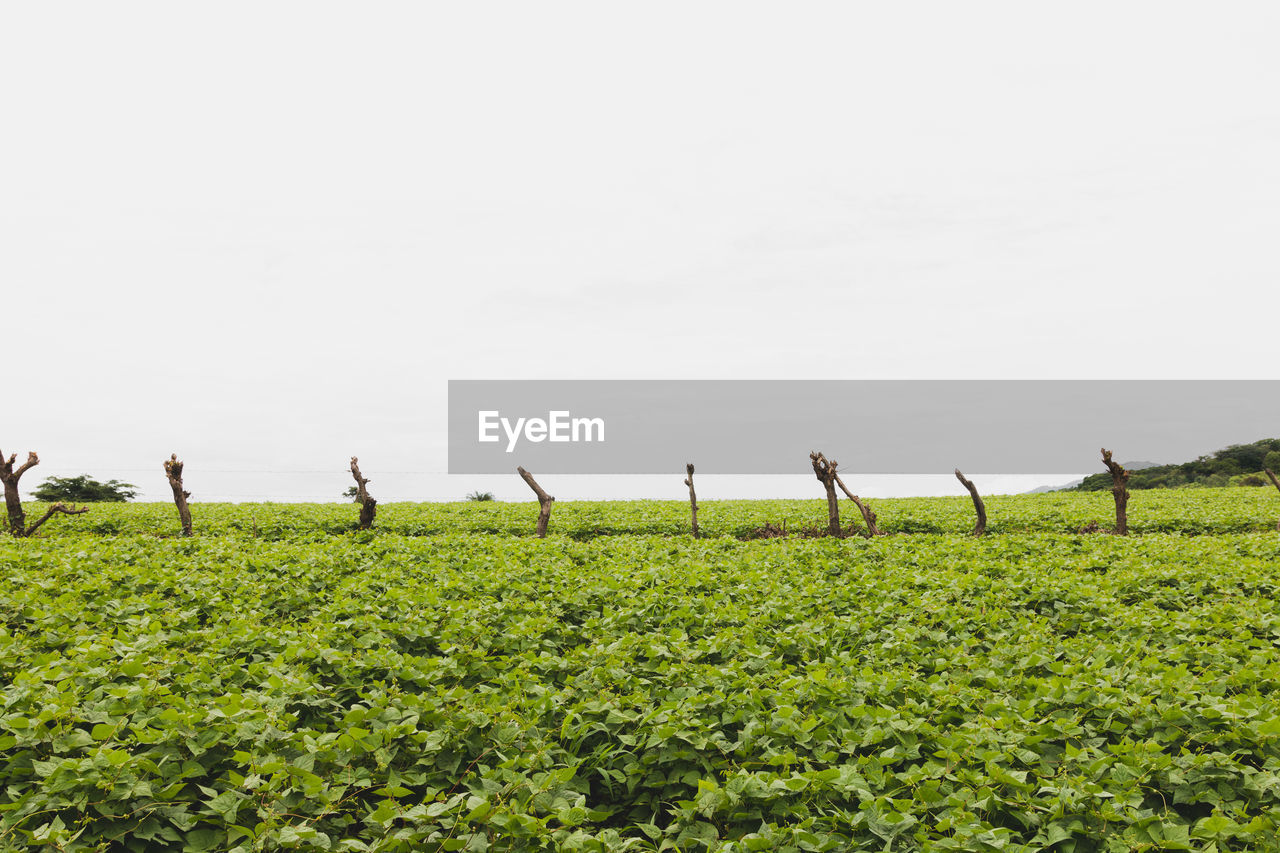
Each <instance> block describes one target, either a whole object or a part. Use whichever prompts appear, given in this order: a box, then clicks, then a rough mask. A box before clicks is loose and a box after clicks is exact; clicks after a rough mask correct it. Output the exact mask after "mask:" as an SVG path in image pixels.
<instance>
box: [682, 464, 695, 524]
mask: <svg viewBox="0 0 1280 853" xmlns="http://www.w3.org/2000/svg"><path fill="white" fill-rule="evenodd" d="M684 470H686V471H688V472H689V476H688V477H686V478H685V481H684V484H685V485H686V486H688V487H689V513H690V514H691V515H692V516H693V538H694V539H697V538H698V495H697V493H695V492H694V491H693V463H692V462H689V463H687V464H686V465H685V466H684Z"/></svg>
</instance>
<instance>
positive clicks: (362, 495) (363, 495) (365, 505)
mask: <svg viewBox="0 0 1280 853" xmlns="http://www.w3.org/2000/svg"><path fill="white" fill-rule="evenodd" d="M351 476H352V477H355V478H356V499H357V500H358V501H360V527H359V529H360V530H368V529H369V528H370V527H373V517H374V516H375V515H377V514H378V502H377V501H376V500H374V499H373V498H372V497H370V496H369V490H368V489H367V488H366V486H368V485H369V480H368V479H367V478H366V477H363V476H361V474H360V460H359V459H357V458H356V457H354V456H352V457H351Z"/></svg>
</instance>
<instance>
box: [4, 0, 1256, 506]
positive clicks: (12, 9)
mask: <svg viewBox="0 0 1280 853" xmlns="http://www.w3.org/2000/svg"><path fill="white" fill-rule="evenodd" d="M0 10H2V15H0V296H2V299H0V320H2V322H0V342H2V343H0V345H2V346H3V350H2V351H0V352H2V357H3V361H4V365H5V369H4V376H5V383H4V391H3V394H2V395H0V448H2V449H3V451H4V452H5V454H6V455H7V454H8V453H11V452H17V453H18V454H19V456H20V457H22V456H25V454H26V451H27V450H29V449H36V450H38V451H39V452H40V454H41V457H42V459H43V460H44V461H43V463H42V465H41V466H40V468H38V469H36V470H35V471H33V472H32V473H30V474H28V477H29V478H30V479H29V480H27V481H25V482H24V485H25V486H26V487H27V488H28V489H29V488H32V487H34V486H35V485H36V484H37V483H38V482H39V480H40V479H41V478H42V476H48V475H52V474H74V473H80V472H86V471H87V472H89V473H91V474H94V475H96V476H99V477H102V478H106V477H111V476H117V477H120V478H121V479H126V480H129V481H131V482H134V483H137V484H139V485H141V486H143V489H144V492H145V494H146V495H148V496H150V497H155V498H160V497H163V496H164V495H165V492H166V489H165V485H164V480H163V474H162V473H161V471H160V462H161V460H162V459H163V458H165V457H166V456H167V455H168V454H169V453H170V452H172V451H177V452H178V453H179V454H180V455H181V456H182V457H183V458H185V459H186V460H187V462H188V471H189V480H190V488H191V490H192V491H193V492H195V493H196V498H197V499H200V498H204V499H213V498H216V497H219V496H225V497H233V498H241V499H250V498H254V497H258V498H266V497H274V498H278V499H286V498H317V499H325V498H331V497H333V496H335V495H336V493H337V492H340V491H341V490H342V489H343V488H345V487H346V485H348V479H349V478H348V477H347V475H345V474H344V473H343V469H344V466H345V463H346V459H347V457H349V456H350V455H352V454H353V453H354V454H358V455H359V456H360V457H361V459H362V463H363V466H364V468H365V473H366V474H367V475H369V476H370V477H372V478H373V479H374V481H375V485H374V486H373V487H371V488H372V490H373V491H374V493H375V494H377V493H378V488H377V486H378V485H381V486H382V495H381V497H382V498H383V499H384V500H390V499H395V498H434V497H445V496H448V495H451V494H459V495H460V494H461V493H463V492H465V491H467V490H468V489H469V488H471V487H473V486H477V485H478V486H484V487H488V488H494V490H496V491H498V492H499V493H500V496H508V495H509V496H511V497H513V498H516V497H518V498H521V499H523V498H525V497H526V494H525V491H524V486H523V484H521V483H519V481H518V480H516V479H515V478H514V476H513V477H512V478H510V479H511V480H512V481H513V482H511V483H507V482H506V481H504V480H502V479H501V478H499V479H497V480H494V479H492V478H446V477H444V476H442V475H441V474H440V473H439V472H443V471H444V469H445V417H444V415H445V411H444V406H445V388H446V384H445V383H446V380H448V379H450V378H455V379H464V378H744V379H745V378H970V377H972V378H1037V377H1043V378H1095V377H1096V378H1227V377H1231V378H1276V370H1275V364H1276V361H1277V356H1276V352H1277V350H1276V340H1277V339H1276V328H1277V326H1276V322H1277V319H1278V318H1280V310H1278V309H1280V286H1277V285H1278V283H1280V275H1278V273H1280V253H1278V251H1277V246H1278V245H1280V243H1278V242H1277V235H1278V234H1280V158H1278V157H1277V154H1276V152H1277V151H1280V98H1278V97H1277V92H1280V51H1278V50H1277V49H1276V44H1277V38H1278V37H1280V7H1277V6H1276V5H1275V4H1274V3H1244V2H1241V3H1231V4H1204V3H1176V2H1175V3H1170V2H1160V3H1115V2H1108V3H1079V2H1078V3H1071V4H1067V5H1061V4H1054V5H1051V4H1040V3H1035V4H1032V3H1025V2H1007V3H991V2H973V3H964V4H958V3H882V2H877V3H803V2H801V3H771V4H760V3H744V2H733V3H685V2H682V3H654V2H648V3H634V4H629V5H628V6H622V5H621V4H613V3H608V4H604V3H585V2H584V3H559V2H540V3H483V4H474V3H447V4H446V3H424V2H413V3H394V2H382V3H376V4H368V3H355V2H346V3H325V2H310V1H309V2H305V3H286V2H252V3H249V2H220V3H205V4H188V3H171V2H155V3H137V2H119V3H109V4H108V3H100V2H92V3H87V2H86V3H30V2H3V3H0ZM1206 449H1210V448H1206ZM801 461H803V460H801ZM239 471H252V472H256V473H247V474H240V473H237V472H239ZM310 472H332V473H310ZM801 473H802V472H801ZM569 479H571V478H561V483H560V489H561V490H562V493H563V494H565V495H566V496H574V495H578V496H591V495H601V496H611V495H614V494H617V488H618V487H617V486H616V485H613V486H611V485H610V484H609V482H608V481H607V480H603V481H602V480H599V479H596V480H592V479H591V478H588V479H584V480H574V482H572V483H570V482H569ZM726 482H728V481H726ZM940 482H941V481H940ZM547 485H548V488H549V489H550V490H551V491H553V493H554V492H556V489H555V488H552V484H547ZM645 488H646V489H648V491H646V492H645V494H643V495H642V494H640V493H637V492H632V494H634V495H635V496H637V497H638V496H656V495H657V494H665V491H663V489H661V488H657V489H655V488H649V487H645ZM682 488H683V487H682V486H681V485H680V484H679V480H678V477H677V479H676V481H675V483H674V488H673V489H672V494H671V497H677V498H678V497H680V490H681V489H682ZM744 488H745V487H744ZM955 488H956V486H955V483H954V481H952V482H951V483H950V484H949V485H948V486H947V487H946V489H947V490H950V491H955ZM641 491H644V489H641ZM624 492H625V490H624ZM747 492H750V489H747ZM747 492H743V493H747ZM650 493H652V495H651V494H650ZM726 493H727V492H726ZM805 493H806V494H807V493H808V492H807V491H806V492H805ZM714 496H715V495H712V494H707V495H706V497H707V498H711V497H714Z"/></svg>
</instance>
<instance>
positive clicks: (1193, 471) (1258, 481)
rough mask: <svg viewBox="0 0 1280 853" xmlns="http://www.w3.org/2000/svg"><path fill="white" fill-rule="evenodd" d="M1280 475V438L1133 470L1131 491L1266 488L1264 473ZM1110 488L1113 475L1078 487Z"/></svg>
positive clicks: (1092, 477)
mask: <svg viewBox="0 0 1280 853" xmlns="http://www.w3.org/2000/svg"><path fill="white" fill-rule="evenodd" d="M1264 468H1270V469H1271V470H1272V471H1277V472H1280V438H1264V439H1262V440H1261V441H1255V442H1254V443H1253V444H1233V445H1231V446H1230V447H1227V448H1225V449H1223V450H1219V451H1217V452H1216V453H1213V454H1212V455H1210V456H1201V457H1200V458H1199V459H1197V460H1195V461H1194V462H1183V463H1182V464H1181V465H1156V466H1154V467H1151V468H1143V469H1141V470H1134V471H1133V472H1132V473H1131V474H1130V476H1129V488H1130V489H1173V488H1178V487H1182V486H1265V485H1267V478H1266V476H1265V475H1263V473H1262V470H1263V469H1264ZM1110 488H1111V475H1110V474H1107V473H1102V474H1091V475H1089V476H1088V477H1085V478H1084V482H1082V483H1081V484H1080V485H1078V486H1076V488H1075V490H1076V491H1080V492H1097V491H1102V490H1104V489H1110Z"/></svg>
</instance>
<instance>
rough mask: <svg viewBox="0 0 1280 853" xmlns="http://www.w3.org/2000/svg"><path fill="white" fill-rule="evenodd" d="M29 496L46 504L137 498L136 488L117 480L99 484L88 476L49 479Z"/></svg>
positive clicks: (102, 501) (121, 500)
mask: <svg viewBox="0 0 1280 853" xmlns="http://www.w3.org/2000/svg"><path fill="white" fill-rule="evenodd" d="M31 496H32V497H33V498H35V499H36V500H38V501H44V502H46V503H57V502H58V501H66V502H67V503H123V502H125V501H131V500H133V499H134V498H136V497H137V496H138V487H137V486H135V485H133V484H132V483H122V482H120V481H119V480H107V482H105V483H100V482H98V481H97V480H95V479H93V478H92V477H90V476H89V475H88V474H81V475H79V476H77V477H49V478H47V479H46V480H45V481H44V482H43V483H41V484H40V485H39V486H36V487H35V488H34V489H33V490H32V491H31Z"/></svg>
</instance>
